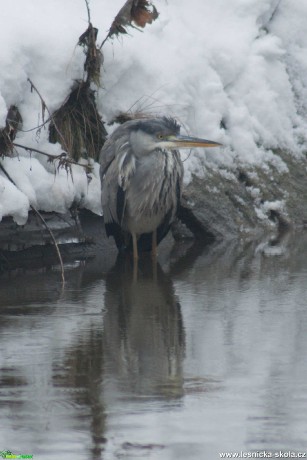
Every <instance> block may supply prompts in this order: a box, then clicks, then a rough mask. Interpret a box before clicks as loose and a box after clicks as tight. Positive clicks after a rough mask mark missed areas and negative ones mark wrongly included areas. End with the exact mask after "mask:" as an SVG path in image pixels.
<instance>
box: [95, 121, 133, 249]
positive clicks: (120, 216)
mask: <svg viewBox="0 0 307 460" xmlns="http://www.w3.org/2000/svg"><path fill="white" fill-rule="evenodd" d="M134 168H135V159H134V157H133V155H132V152H131V150H130V146H129V143H128V139H127V131H126V130H125V129H122V127H121V128H119V129H117V130H116V132H114V133H113V134H112V136H111V137H110V138H109V139H108V141H107V142H106V143H105V145H104V147H103V149H102V151H101V154H100V174H101V202H102V209H103V213H104V222H105V227H106V232H107V235H108V236H110V235H113V236H114V238H115V241H116V244H117V246H118V247H121V246H123V244H124V243H123V226H124V225H123V223H124V214H125V208H126V191H127V188H129V184H130V178H131V175H132V174H133V172H134Z"/></svg>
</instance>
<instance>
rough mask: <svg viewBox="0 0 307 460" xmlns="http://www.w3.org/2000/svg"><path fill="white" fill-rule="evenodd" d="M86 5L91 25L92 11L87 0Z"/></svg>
mask: <svg viewBox="0 0 307 460" xmlns="http://www.w3.org/2000/svg"><path fill="white" fill-rule="evenodd" d="M85 5H86V9H87V18H88V23H89V24H90V23H91V11H90V5H89V2H88V0H85Z"/></svg>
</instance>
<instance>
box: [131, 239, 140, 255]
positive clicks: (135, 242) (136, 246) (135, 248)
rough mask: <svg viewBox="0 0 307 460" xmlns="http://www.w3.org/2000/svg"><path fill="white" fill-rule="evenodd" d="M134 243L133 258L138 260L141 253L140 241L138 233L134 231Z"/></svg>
mask: <svg viewBox="0 0 307 460" xmlns="http://www.w3.org/2000/svg"><path fill="white" fill-rule="evenodd" d="M132 245H133V258H134V260H138V258H139V255H138V242H137V238H136V234H135V233H132Z"/></svg>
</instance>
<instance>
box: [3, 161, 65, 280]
mask: <svg viewBox="0 0 307 460" xmlns="http://www.w3.org/2000/svg"><path fill="white" fill-rule="evenodd" d="M0 169H1V171H2V172H3V173H4V174H5V176H6V177H7V178H8V180H9V181H10V182H12V184H13V185H14V186H15V187H16V188H18V187H17V185H16V183H15V181H14V180H13V179H12V177H11V176H10V175H9V173H8V172H7V171H6V169H5V168H4V166H3V165H2V164H1V163H0ZM30 208H31V210H32V211H33V212H34V213H35V214H36V215H37V216H38V217H39V219H40V220H41V222H42V223H43V225H44V227H45V228H46V230H47V231H48V233H49V235H50V236H51V239H52V241H53V244H54V246H55V249H56V252H57V255H58V259H59V262H60V265H61V276H62V285H63V286H64V284H65V273H64V264H63V259H62V256H61V252H60V248H59V245H58V243H57V242H56V239H55V237H54V234H53V232H52V230H51V229H50V228H49V227H48V224H47V222H46V221H45V219H44V218H43V216H42V215H41V213H40V212H39V211H38V210H37V209H36V208H35V207H34V206H33V205H32V204H30Z"/></svg>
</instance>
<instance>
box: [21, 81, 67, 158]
mask: <svg viewBox="0 0 307 460" xmlns="http://www.w3.org/2000/svg"><path fill="white" fill-rule="evenodd" d="M28 82H29V83H30V85H31V91H32V90H34V91H35V92H36V93H37V95H38V97H39V98H40V100H41V103H42V117H43V122H44V121H45V120H44V118H45V115H44V113H45V110H47V112H48V115H49V118H50V119H51V120H52V122H53V124H54V128H55V130H56V132H57V133H58V135H59V137H60V138H61V140H62V141H63V146H64V148H65V150H67V152H69V149H68V148H67V145H66V142H65V139H64V137H63V135H62V133H61V131H60V130H59V129H58V127H57V125H56V123H55V121H54V117H53V116H52V113H51V112H50V110H49V108H48V106H47V104H46V102H45V100H44V98H43V96H42V95H41V93H40V92H39V90H38V89H37V88H36V86H35V85H34V83H33V81H32V80H31V79H30V78H28Z"/></svg>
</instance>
